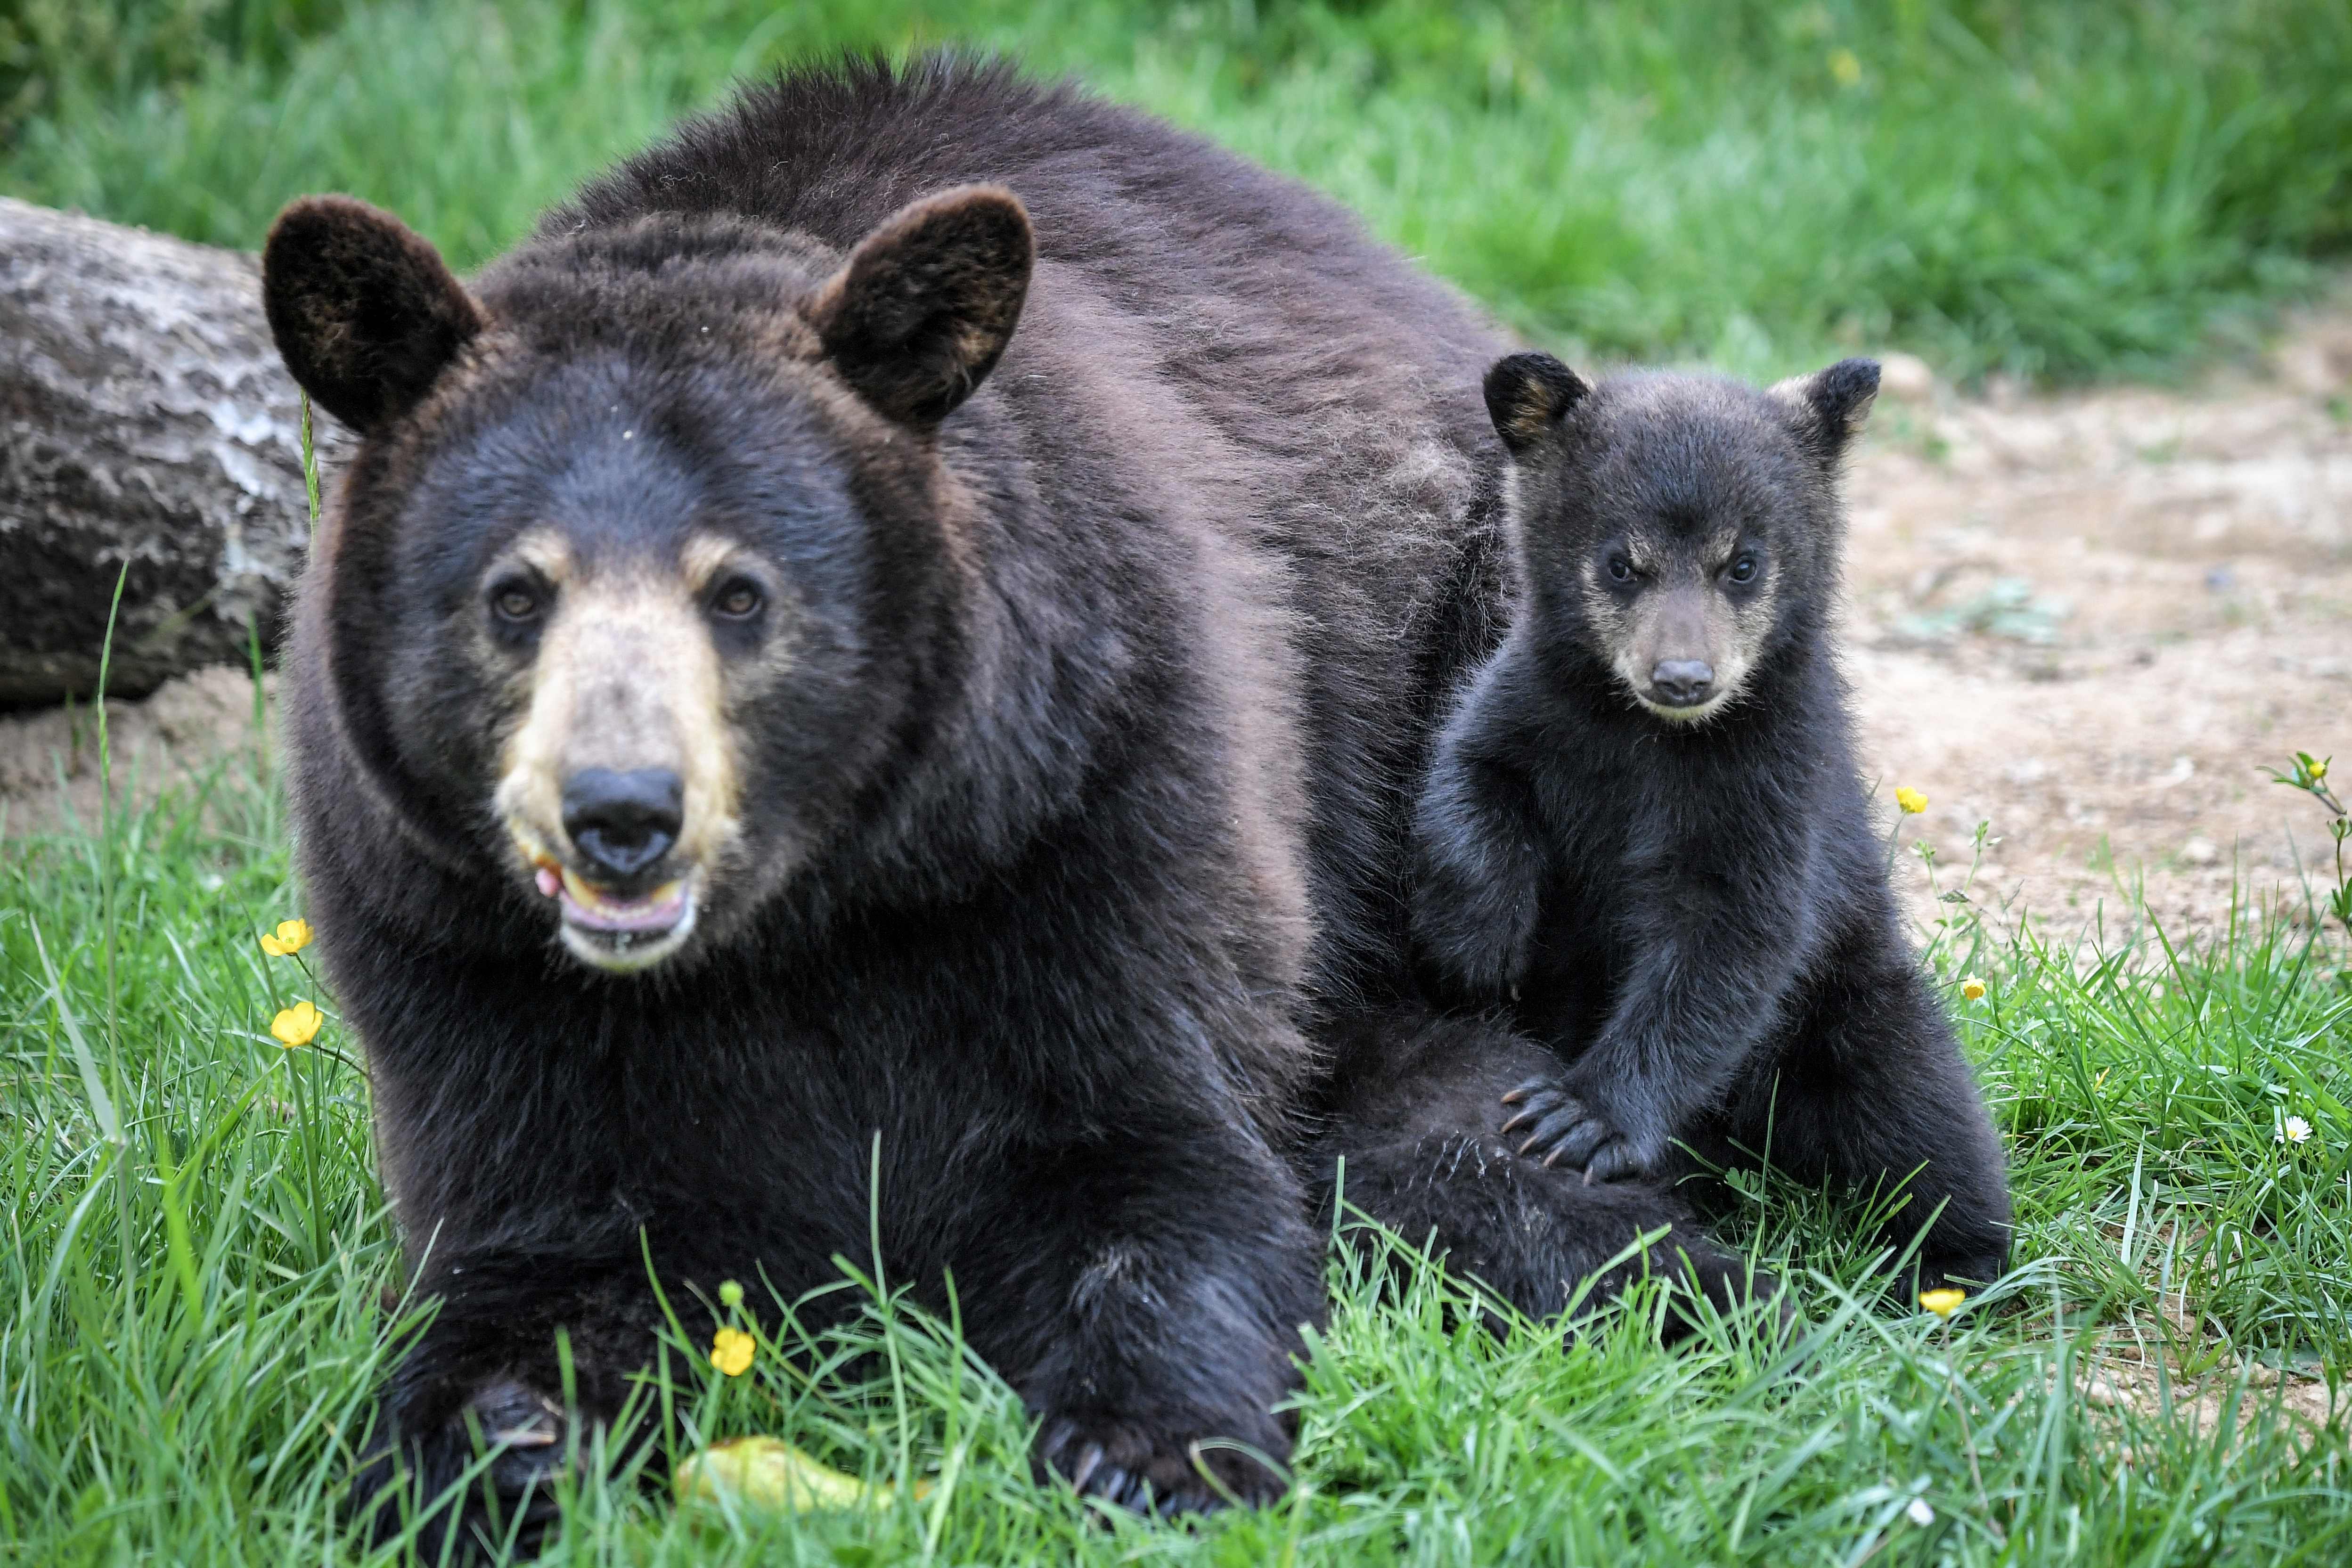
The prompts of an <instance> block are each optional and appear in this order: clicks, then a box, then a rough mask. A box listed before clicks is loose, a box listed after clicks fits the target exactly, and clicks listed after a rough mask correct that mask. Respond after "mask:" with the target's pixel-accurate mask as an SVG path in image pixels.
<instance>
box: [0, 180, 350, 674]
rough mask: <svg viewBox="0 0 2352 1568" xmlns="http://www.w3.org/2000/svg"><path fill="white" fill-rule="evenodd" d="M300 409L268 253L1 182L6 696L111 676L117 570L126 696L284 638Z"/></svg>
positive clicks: (2, 669) (301, 513) (300, 514)
mask: <svg viewBox="0 0 2352 1568" xmlns="http://www.w3.org/2000/svg"><path fill="white" fill-rule="evenodd" d="M300 426H301V413H300V405H299V401H298V395H297V393H296V391H295V387H294V384H293V382H292V380H291V379H289V377H288V375H287V374H286V371H285V367H284V366H283V365H281V364H280V363H278V351H277V349H276V348H275V347H274V346H273V345H272V343H271V342H270V338H269V326H268V321H265V320H264V319H263V316H262V310H261V268H260V264H259V262H258V261H257V259H256V258H253V257H251V256H247V255H245V254H242V253H240V252H237V251H230V250H215V249H214V248H212V247H208V246H201V245H190V244H188V243H186V242H184V241H183V240H177V239H172V238H168V237H164V236H162V235H157V234H150V233H148V232H147V231H146V230H144V229H135V228H123V227H121V226H117V225H114V224H109V223H101V222H100V221H98V220H97V219H95V218H89V217H84V216H79V215H78V214H69V213H59V212H51V211H48V210H47V209H46V208H42V207H37V206H31V205H26V204H25V203H23V202H17V201H10V200H8V199H6V198H5V197H0V706H16V705H23V704H28V703H39V702H53V701H56V700H59V699H62V698H64V697H66V696H67V695H68V694H71V695H75V696H80V697H86V696H89V695H90V694H92V693H94V692H95V691H96V690H97V689H98V679H99V668H100V654H101V652H102V651H103V648H104V644H105V641H106V626H107V612H108V607H109V605H110V604H111V603H112V602H113V599H114V593H115V584H116V581H117V578H118V577H120V578H121V584H122V603H121V611H120V613H119V615H118V616H117V618H116V621H115V627H114V639H113V658H112V660H111V663H110V666H109V668H108V672H107V687H108V689H109V690H110V692H111V693H112V694H114V695H116V696H130V697H136V696H141V695H143V694H145V693H146V692H149V691H152V690H153V689H155V688H156V687H157V686H159V685H161V684H162V683H163V681H164V680H166V679H170V678H171V677H172V676H173V675H177V674H179V673H181V672H183V671H184V670H188V669H193V668H198V667H200V666H203V665H208V664H219V663H224V662H226V663H240V664H241V663H243V662H245V661H246V659H247V658H248V656H249V655H248V650H249V648H250V647H251V643H252V639H254V638H256V637H258V639H259V641H260V644H261V646H262V647H263V648H264V649H265V650H267V649H268V648H269V647H271V646H272V645H274V643H275V642H276V640H277V634H278V614H279V605H280V602H281V601H282V599H283V598H284V596H285V594H286V592H287V590H288V588H289V586H290V585H291V584H292V583H293V580H294V577H295V574H297V573H299V571H300V570H301V565H302V560H303V556H304V554H305V552H306V550H307V548H308V545H309V542H310V511H309V506H308V503H307V501H306V499H305V495H304V489H303V482H302V447H301V436H300ZM330 430H331V426H329V424H328V422H327V421H326V419H325V418H324V416H320V419H319V422H318V429H317V432H316V435H317V437H318V444H319V447H320V451H321V458H322V466H323V458H324V455H325V452H326V450H327V448H328V447H330V445H331V437H330Z"/></svg>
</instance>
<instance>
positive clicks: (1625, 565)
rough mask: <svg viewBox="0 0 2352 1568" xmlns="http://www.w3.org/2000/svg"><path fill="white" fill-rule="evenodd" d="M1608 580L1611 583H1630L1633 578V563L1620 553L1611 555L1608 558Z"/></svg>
mask: <svg viewBox="0 0 2352 1568" xmlns="http://www.w3.org/2000/svg"><path fill="white" fill-rule="evenodd" d="M1609 580H1610V581H1611V582H1612V583H1631V582H1632V581H1633V563H1632V562H1631V561H1628V560H1626V559H1625V558H1624V557H1623V556H1622V555H1612V556H1611V557H1610V558H1609Z"/></svg>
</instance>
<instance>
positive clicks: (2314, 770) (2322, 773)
mask: <svg viewBox="0 0 2352 1568" xmlns="http://www.w3.org/2000/svg"><path fill="white" fill-rule="evenodd" d="M2335 760H2336V759H2335V758H2333V757H2322V758H2320V759H2319V760H2318V761H2317V762H2315V763H2312V764H2311V765H2310V766H2309V767H2307V768H2305V769H2304V770H2303V771H2304V772H2305V773H2309V774H2310V775H2311V782H2312V783H2314V784H2317V783H2319V782H2320V781H2321V780H2322V779H2324V778H2326V776H2327V764H2328V763H2332V762H2334V761H2335Z"/></svg>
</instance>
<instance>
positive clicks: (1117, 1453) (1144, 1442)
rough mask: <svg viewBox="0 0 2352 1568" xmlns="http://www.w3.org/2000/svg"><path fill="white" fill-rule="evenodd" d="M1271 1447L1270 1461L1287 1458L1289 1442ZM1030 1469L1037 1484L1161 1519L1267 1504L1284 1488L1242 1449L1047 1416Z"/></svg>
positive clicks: (1275, 1442) (1093, 1421)
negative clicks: (1059, 1486)
mask: <svg viewBox="0 0 2352 1568" xmlns="http://www.w3.org/2000/svg"><path fill="white" fill-rule="evenodd" d="M1270 1442H1271V1443H1272V1444H1273V1445H1275V1446H1274V1447H1267V1448H1265V1452H1266V1453H1267V1455H1268V1457H1269V1458H1277V1459H1278V1458H1282V1457H1283V1456H1284V1455H1285V1454H1286V1453H1287V1451H1288V1448H1289V1444H1288V1443H1287V1442H1286V1440H1284V1439H1283V1438H1281V1437H1280V1436H1278V1435H1276V1436H1272V1437H1271V1438H1270ZM1036 1468H1037V1479H1038V1480H1039V1481H1040V1482H1043V1481H1045V1479H1047V1477H1048V1476H1049V1475H1052V1476H1059V1477H1060V1478H1061V1479H1064V1480H1066V1481H1067V1482H1069V1484H1070V1486H1071V1488H1072V1489H1074V1490H1076V1492H1077V1493H1078V1495H1079V1496H1081V1497H1098V1498H1101V1499H1102V1500H1104V1501H1106V1502H1112V1503H1117V1504H1118V1506H1119V1507H1121V1508H1125V1509H1132V1510H1135V1511H1136V1512H1138V1513H1151V1514H1157V1515H1159V1516H1160V1517H1162V1518H1171V1517H1173V1516H1175V1515H1178V1514H1186V1513H1207V1512H1209V1511H1211V1510H1214V1509H1219V1508H1223V1507H1224V1506H1225V1505H1226V1504H1227V1503H1229V1502H1240V1503H1243V1504H1244V1505H1255V1504H1257V1503H1264V1502H1271V1501H1272V1500H1274V1499H1276V1497H1279V1496H1280V1495H1281V1494H1282V1489H1283V1486H1284V1481H1283V1478H1282V1477H1281V1475H1280V1474H1278V1473H1277V1472H1276V1471H1275V1470H1273V1469H1271V1468H1268V1467H1267V1466H1266V1465H1265V1463H1263V1462H1261V1461H1260V1460H1259V1459H1258V1458H1256V1457H1255V1456H1254V1455H1252V1454H1248V1453H1245V1452H1243V1451H1241V1450H1240V1449H1237V1448H1234V1447H1228V1446H1225V1445H1223V1444H1219V1445H1217V1446H1215V1447H1210V1446H1208V1445H1206V1444H1203V1443H1201V1442H1198V1441H1185V1440H1182V1439H1178V1438H1171V1437H1168V1436H1155V1435H1153V1434H1151V1433H1149V1432H1146V1431H1144V1430H1142V1429H1141V1428H1139V1427H1138V1426H1134V1425H1132V1424H1129V1423H1126V1422H1120V1421H1114V1420H1104V1419H1091V1418H1087V1417H1083V1416H1075V1415H1056V1416H1048V1417H1047V1418H1046V1420H1045V1427H1044V1428H1043V1429H1042V1430H1041V1431H1040V1432H1039V1433H1038V1434H1037V1449H1036Z"/></svg>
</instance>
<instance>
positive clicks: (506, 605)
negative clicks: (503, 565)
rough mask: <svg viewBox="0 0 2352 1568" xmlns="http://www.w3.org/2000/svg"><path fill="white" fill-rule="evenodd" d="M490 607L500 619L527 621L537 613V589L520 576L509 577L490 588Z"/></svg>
mask: <svg viewBox="0 0 2352 1568" xmlns="http://www.w3.org/2000/svg"><path fill="white" fill-rule="evenodd" d="M490 609H491V610H492V611H493V612H494V613H495V614H496V615H497V616H498V617H499V619H500V620H502V621H515V622H521V621H528V620H532V619H535V618H536V617H537V616H538V615H539V589H538V588H537V586H535V585H534V584H530V583H527V582H525V581H523V580H522V579H521V578H520V577H509V578H508V579H507V580H506V581H505V582H503V583H500V584H499V585H498V586H497V587H495V588H492V589H491V590H490Z"/></svg>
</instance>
